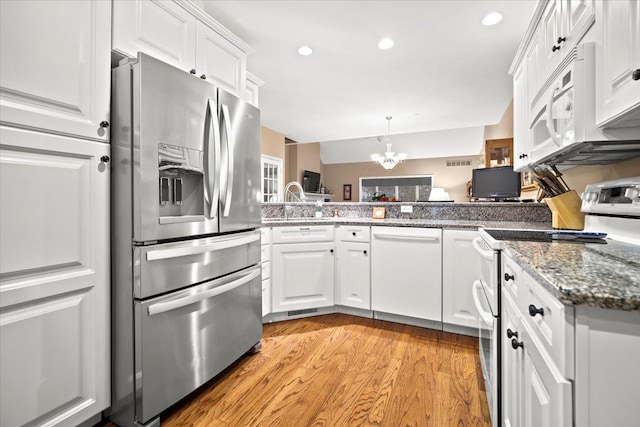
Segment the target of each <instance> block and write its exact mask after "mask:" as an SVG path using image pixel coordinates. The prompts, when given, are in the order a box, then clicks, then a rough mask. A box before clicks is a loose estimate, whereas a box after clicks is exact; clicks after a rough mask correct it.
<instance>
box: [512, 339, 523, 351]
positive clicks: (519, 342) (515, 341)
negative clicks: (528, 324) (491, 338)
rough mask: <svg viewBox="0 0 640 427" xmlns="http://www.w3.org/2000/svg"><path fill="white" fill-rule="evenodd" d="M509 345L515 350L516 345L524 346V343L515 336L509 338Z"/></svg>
mask: <svg viewBox="0 0 640 427" xmlns="http://www.w3.org/2000/svg"><path fill="white" fill-rule="evenodd" d="M511 347H513V349H514V350H517V349H518V347H522V348H524V343H523V342H522V341H518V340H517V339H515V338H511Z"/></svg>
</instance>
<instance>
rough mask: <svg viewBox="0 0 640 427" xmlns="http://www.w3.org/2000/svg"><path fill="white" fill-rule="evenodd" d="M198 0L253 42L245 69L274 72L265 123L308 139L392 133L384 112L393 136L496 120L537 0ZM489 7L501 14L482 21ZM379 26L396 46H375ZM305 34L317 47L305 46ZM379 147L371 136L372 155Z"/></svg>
mask: <svg viewBox="0 0 640 427" xmlns="http://www.w3.org/2000/svg"><path fill="white" fill-rule="evenodd" d="M199 3H200V4H201V5H202V6H203V8H204V9H205V10H206V11H207V12H208V13H209V14H210V15H211V16H213V17H214V18H215V19H216V20H218V21H219V22H220V23H221V24H223V25H224V26H226V27H227V28H229V29H230V30H231V31H232V32H234V33H235V34H236V35H238V36H239V37H240V38H241V39H243V40H244V41H245V42H247V43H248V44H249V45H250V46H251V47H253V48H254V49H255V50H256V52H255V53H254V54H252V55H251V56H249V59H248V67H247V68H248V70H249V71H250V72H252V73H253V74H255V75H256V76H257V77H259V78H261V79H263V80H264V81H265V82H266V83H265V84H264V86H262V87H261V88H260V109H261V110H262V114H261V117H262V124H263V125H264V126H266V127H268V128H271V129H273V130H276V131H278V132H280V133H283V134H285V135H286V136H287V137H288V138H291V139H293V140H295V141H298V142H302V143H305V142H324V141H338V140H339V141H342V142H344V141H345V140H350V139H362V138H366V137H372V136H378V135H385V134H386V133H387V123H386V120H385V117H386V116H393V120H392V121H391V134H392V135H393V134H407V133H413V134H415V133H419V132H426V131H434V130H443V129H459V128H471V127H479V126H484V125H491V124H496V123H498V121H499V120H500V118H501V117H502V115H503V113H504V112H505V110H506V108H507V106H508V104H509V102H510V100H511V97H512V80H511V77H510V76H509V75H508V74H507V71H508V68H509V66H510V64H511V62H512V60H513V57H514V55H515V52H516V49H517V47H518V44H519V43H520V40H521V39H522V37H523V35H524V33H525V31H526V29H527V26H528V23H529V20H530V19H531V16H532V14H533V11H534V9H535V6H536V3H537V1H536V0H518V1H514V0H511V1H482V0H448V1H440V0H425V1H291V0H289V1H206V0H201V1H199ZM491 11H500V12H501V13H503V14H504V20H503V21H502V22H501V23H499V24H498V25H495V26H493V27H484V26H482V25H481V24H480V21H481V20H482V18H483V17H484V16H485V15H486V14H487V13H488V12H491ZM383 37H390V38H392V39H393V40H394V41H395V46H394V47H393V48H392V49H390V50H386V51H383V50H380V49H378V47H377V44H378V41H379V40H380V39H382V38H383ZM305 44H306V45H309V46H310V47H311V48H313V54H312V55H311V56H307V57H303V56H300V55H299V54H298V53H297V50H298V48H299V47H300V46H302V45H305ZM414 139H415V140H417V141H424V140H425V138H414ZM374 140H375V139H374ZM426 140H430V139H429V138H426ZM423 143H424V142H423ZM475 143H476V142H475V141H474V143H473V145H475ZM431 144H434V143H433V142H431ZM325 145H326V144H323V146H325ZM444 145H446V141H444ZM383 149H384V146H383V145H381V144H377V145H374V146H373V147H372V148H371V149H368V150H367V153H366V157H368V153H369V152H373V151H381V150H383ZM410 149H411V147H408V148H407V149H406V150H407V151H409V150H410ZM394 151H400V150H399V149H396V147H395V146H394ZM477 152H478V150H476V149H475V147H474V149H473V151H469V152H468V153H467V154H471V153H473V154H475V153H477ZM363 154H365V153H363ZM447 155H449V154H447ZM410 157H415V156H411V155H410ZM324 160H325V159H324V158H323V161H324Z"/></svg>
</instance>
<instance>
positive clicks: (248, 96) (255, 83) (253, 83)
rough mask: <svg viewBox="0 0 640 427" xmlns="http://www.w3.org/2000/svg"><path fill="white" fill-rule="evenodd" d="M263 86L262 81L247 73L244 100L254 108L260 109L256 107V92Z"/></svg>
mask: <svg viewBox="0 0 640 427" xmlns="http://www.w3.org/2000/svg"><path fill="white" fill-rule="evenodd" d="M263 84H264V81H262V80H261V79H259V78H258V77H256V76H254V75H253V74H251V73H250V72H248V71H247V84H246V87H245V90H244V93H245V96H244V100H245V101H247V102H248V103H249V104H251V105H253V106H254V107H256V108H259V107H260V106H259V105H258V104H259V103H258V92H259V90H260V86H262V85H263Z"/></svg>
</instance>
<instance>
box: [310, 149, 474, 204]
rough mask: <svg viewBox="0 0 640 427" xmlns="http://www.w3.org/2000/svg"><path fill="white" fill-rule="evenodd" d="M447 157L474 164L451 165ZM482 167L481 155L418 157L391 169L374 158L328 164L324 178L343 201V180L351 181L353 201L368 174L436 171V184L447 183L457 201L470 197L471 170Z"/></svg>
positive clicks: (431, 173)
mask: <svg viewBox="0 0 640 427" xmlns="http://www.w3.org/2000/svg"><path fill="white" fill-rule="evenodd" d="M447 160H471V165H470V166H449V167H447ZM477 167H478V157H477V156H467V157H448V158H438V159H414V160H407V161H405V162H403V163H400V164H399V165H398V166H396V167H395V168H393V169H391V170H386V169H383V168H382V166H380V165H378V164H376V163H373V162H363V163H342V164H331V165H324V174H323V175H322V179H323V180H324V184H325V186H326V187H327V188H328V189H329V190H332V191H333V200H334V201H336V202H342V201H343V199H342V186H343V184H351V193H352V195H351V198H352V201H354V202H357V201H359V200H360V188H359V186H360V180H359V178H364V177H378V176H407V175H433V185H434V187H444V189H445V191H447V192H448V193H449V197H450V198H451V199H452V200H455V201H456V202H466V201H468V199H467V197H466V194H467V192H466V191H467V190H466V188H467V187H466V183H467V181H469V180H470V179H471V170H472V169H474V168H477Z"/></svg>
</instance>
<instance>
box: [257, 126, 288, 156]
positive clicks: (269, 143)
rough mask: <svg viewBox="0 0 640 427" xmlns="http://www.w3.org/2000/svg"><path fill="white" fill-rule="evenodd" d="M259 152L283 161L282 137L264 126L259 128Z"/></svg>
mask: <svg viewBox="0 0 640 427" xmlns="http://www.w3.org/2000/svg"><path fill="white" fill-rule="evenodd" d="M260 152H261V153H262V154H263V155H265V156H271V157H276V158H278V159H282V161H284V135H283V134H281V133H279V132H276V131H275V130H271V129H269V128H266V127H264V126H261V127H260Z"/></svg>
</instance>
